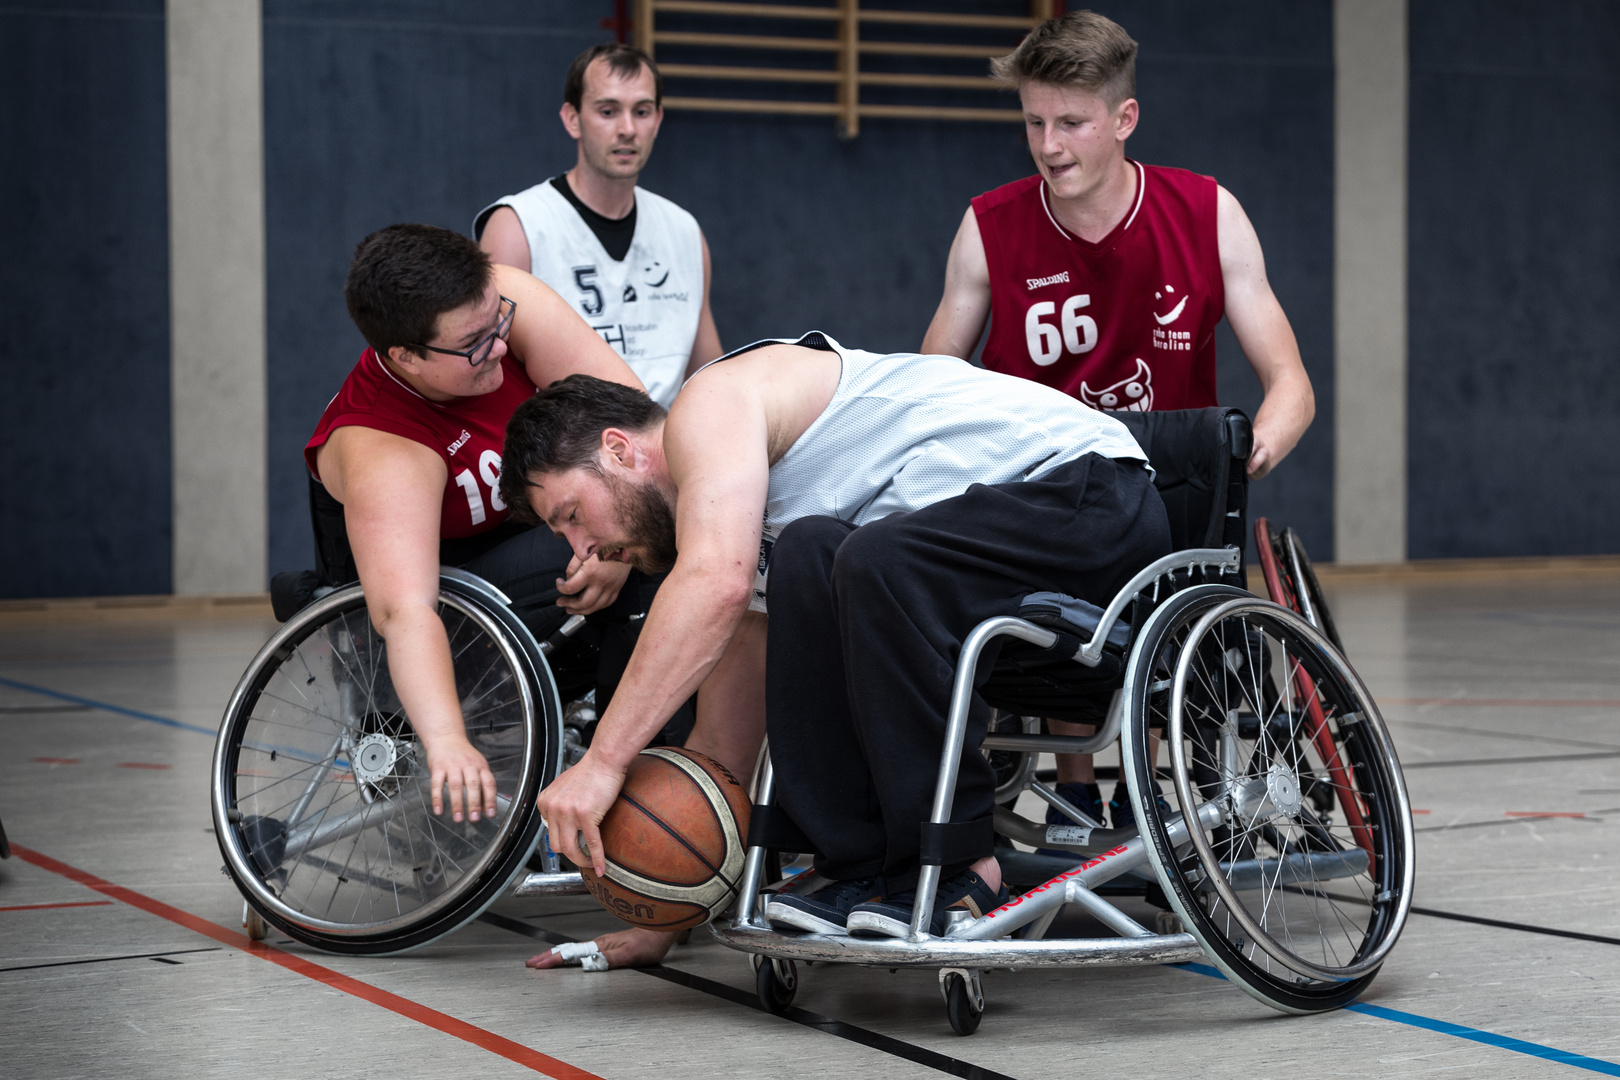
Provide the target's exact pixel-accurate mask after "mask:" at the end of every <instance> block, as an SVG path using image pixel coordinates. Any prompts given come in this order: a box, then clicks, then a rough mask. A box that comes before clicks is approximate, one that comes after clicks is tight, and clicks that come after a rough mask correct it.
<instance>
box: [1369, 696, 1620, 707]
mask: <svg viewBox="0 0 1620 1080" xmlns="http://www.w3.org/2000/svg"><path fill="white" fill-rule="evenodd" d="M1378 703H1379V704H1380V705H1465V706H1469V705H1471V706H1474V707H1477V708H1490V707H1495V706H1503V707H1509V708H1511V707H1515V706H1517V707H1519V708H1524V709H1620V698H1496V697H1390V698H1386V697H1381V698H1379V699H1378Z"/></svg>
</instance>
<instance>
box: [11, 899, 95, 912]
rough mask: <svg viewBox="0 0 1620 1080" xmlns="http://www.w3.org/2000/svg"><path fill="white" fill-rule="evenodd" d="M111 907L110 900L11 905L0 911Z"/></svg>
mask: <svg viewBox="0 0 1620 1080" xmlns="http://www.w3.org/2000/svg"><path fill="white" fill-rule="evenodd" d="M111 906H112V901H111V900H77V901H75V902H73V903H71V904H12V905H11V906H10V907H0V911H44V910H46V909H47V908H65V907H111Z"/></svg>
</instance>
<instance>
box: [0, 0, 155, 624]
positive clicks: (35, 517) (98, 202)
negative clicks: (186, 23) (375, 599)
mask: <svg viewBox="0 0 1620 1080" xmlns="http://www.w3.org/2000/svg"><path fill="white" fill-rule="evenodd" d="M163 40H164V23H163V0H75V2H74V3H73V4H72V5H66V4H64V5H60V6H58V7H50V6H46V5H41V4H31V5H28V6H26V7H24V6H21V5H16V6H13V5H0V447H3V448H4V452H5V479H4V480H0V597H32V596H72V595H87V594H91V595H94V594H109V593H163V592H168V591H169V588H170V569H169V537H170V528H169V521H170V518H169V506H170V499H169V262H168V221H169V215H168V186H167V184H168V175H167V170H166V168H165V165H164V134H165V125H164V65H163Z"/></svg>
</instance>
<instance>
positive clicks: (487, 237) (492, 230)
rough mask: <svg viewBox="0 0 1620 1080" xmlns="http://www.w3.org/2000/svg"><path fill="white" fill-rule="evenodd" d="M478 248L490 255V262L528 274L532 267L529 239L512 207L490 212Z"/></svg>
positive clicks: (502, 207)
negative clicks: (513, 267) (512, 267)
mask: <svg viewBox="0 0 1620 1080" xmlns="http://www.w3.org/2000/svg"><path fill="white" fill-rule="evenodd" d="M478 246H479V247H481V248H483V249H484V250H485V251H486V252H488V253H489V257H490V261H492V262H495V263H497V264H500V265H502V266H515V267H517V268H518V269H519V270H522V271H524V272H525V273H527V272H528V269H529V266H530V265H531V263H530V255H529V238H528V237H527V236H526V235H524V232H523V222H522V221H520V220H519V219H518V216H517V211H516V210H513V209H512V208H511V207H510V206H497V207H496V208H495V209H493V210H491V211H490V212H489V217H488V218H486V219H485V220H484V231H483V233H482V234H481V235H480V236H479V237H478Z"/></svg>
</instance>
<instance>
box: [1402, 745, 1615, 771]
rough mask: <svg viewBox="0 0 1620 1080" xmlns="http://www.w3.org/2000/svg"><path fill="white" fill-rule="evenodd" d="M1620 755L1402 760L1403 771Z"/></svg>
mask: <svg viewBox="0 0 1620 1080" xmlns="http://www.w3.org/2000/svg"><path fill="white" fill-rule="evenodd" d="M1617 757H1620V750H1611V751H1609V752H1608V753H1606V754H1539V755H1536V756H1535V757H1500V758H1470V759H1468V760H1465V761H1418V762H1406V761H1403V762H1401V771H1403V772H1411V771H1412V770H1413V769H1455V768H1460V767H1462V766H1466V765H1531V764H1534V763H1536V762H1538V761H1597V760H1599V759H1601V758H1617Z"/></svg>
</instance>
